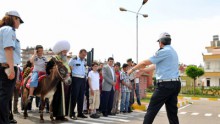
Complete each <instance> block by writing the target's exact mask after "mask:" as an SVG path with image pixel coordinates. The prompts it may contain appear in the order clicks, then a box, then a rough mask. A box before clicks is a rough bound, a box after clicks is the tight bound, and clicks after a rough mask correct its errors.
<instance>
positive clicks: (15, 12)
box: [5, 10, 24, 23]
mask: <svg viewBox="0 0 220 124" xmlns="http://www.w3.org/2000/svg"><path fill="white" fill-rule="evenodd" d="M5 15H10V16H16V17H18V18H20V23H24V21H23V20H22V19H21V16H20V15H19V13H18V12H17V11H15V10H13V11H8V12H6V13H5Z"/></svg>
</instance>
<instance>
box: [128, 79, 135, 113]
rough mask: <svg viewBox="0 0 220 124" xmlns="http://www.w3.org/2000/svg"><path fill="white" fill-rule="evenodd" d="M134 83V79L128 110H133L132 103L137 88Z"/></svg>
mask: <svg viewBox="0 0 220 124" xmlns="http://www.w3.org/2000/svg"><path fill="white" fill-rule="evenodd" d="M134 83H135V82H134V80H132V81H131V85H132V90H131V92H130V100H129V107H128V111H131V110H132V105H133V104H134V92H135V90H134V88H135V87H134V86H135V84H134Z"/></svg>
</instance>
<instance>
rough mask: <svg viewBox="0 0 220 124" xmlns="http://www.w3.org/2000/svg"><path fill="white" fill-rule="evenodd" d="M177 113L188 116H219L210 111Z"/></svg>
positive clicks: (219, 116)
mask: <svg viewBox="0 0 220 124" xmlns="http://www.w3.org/2000/svg"><path fill="white" fill-rule="evenodd" d="M178 114H179V115H190V116H204V117H218V118H220V114H217V115H215V114H212V113H198V112H179V113H178Z"/></svg>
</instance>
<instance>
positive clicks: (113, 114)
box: [108, 113, 116, 116]
mask: <svg viewBox="0 0 220 124" xmlns="http://www.w3.org/2000/svg"><path fill="white" fill-rule="evenodd" d="M108 115H112V116H115V115H116V113H109V114H108Z"/></svg>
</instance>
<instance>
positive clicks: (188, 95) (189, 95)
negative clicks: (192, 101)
mask: <svg viewBox="0 0 220 124" xmlns="http://www.w3.org/2000/svg"><path fill="white" fill-rule="evenodd" d="M179 96H180V97H199V98H220V97H219V96H211V95H195V96H194V95H192V94H179Z"/></svg>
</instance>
